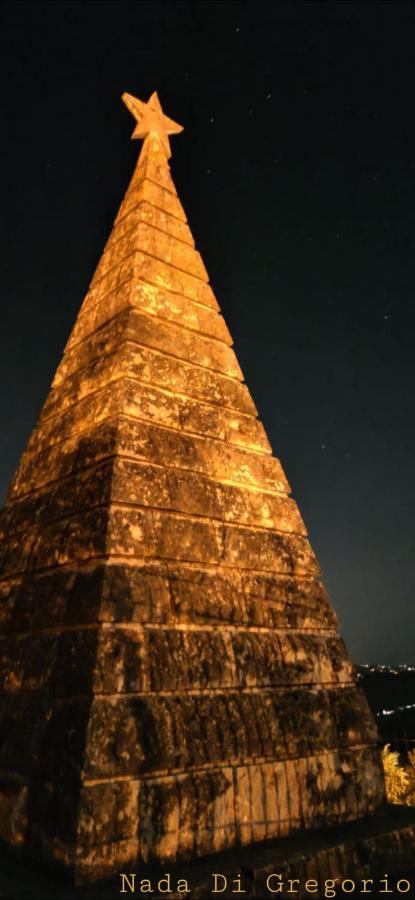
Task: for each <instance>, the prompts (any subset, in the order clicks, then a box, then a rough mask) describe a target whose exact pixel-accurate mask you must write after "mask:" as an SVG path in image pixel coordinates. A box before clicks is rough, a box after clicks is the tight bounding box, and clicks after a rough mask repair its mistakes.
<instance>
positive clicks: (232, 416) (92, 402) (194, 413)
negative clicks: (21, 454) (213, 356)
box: [25, 376, 272, 455]
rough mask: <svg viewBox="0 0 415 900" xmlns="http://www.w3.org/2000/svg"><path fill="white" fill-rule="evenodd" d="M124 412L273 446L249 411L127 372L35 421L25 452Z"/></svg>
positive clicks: (257, 447) (265, 448) (260, 448)
mask: <svg viewBox="0 0 415 900" xmlns="http://www.w3.org/2000/svg"><path fill="white" fill-rule="evenodd" d="M123 414H124V415H128V416H130V417H133V418H136V419H139V420H143V421H145V422H149V423H151V422H155V423H156V424H159V425H164V426H166V427H168V428H173V429H175V430H176V431H179V432H184V433H188V434H191V435H194V434H195V435H199V436H203V435H207V436H208V437H213V438H216V439H217V440H219V441H222V442H223V443H228V444H232V445H236V446H242V447H246V448H248V449H250V450H254V451H256V452H257V453H267V454H268V453H269V454H271V452H272V450H271V447H270V444H269V441H268V438H267V436H266V434H265V431H264V428H263V425H262V423H261V422H260V421H259V420H258V419H255V418H254V417H253V416H246V415H244V414H243V413H236V412H233V411H232V410H228V409H226V408H222V407H219V406H208V405H207V404H205V403H202V402H201V401H199V400H193V399H191V398H189V397H181V396H178V395H175V394H170V393H169V392H168V391H167V390H166V389H164V388H163V389H162V388H158V387H153V386H152V385H149V384H144V383H142V382H140V381H138V380H137V379H135V378H130V377H127V376H121V377H120V378H119V379H117V381H114V382H113V383H111V384H109V385H107V387H103V388H102V389H100V390H98V391H97V392H96V393H95V394H90V395H89V396H87V397H85V398H84V399H82V400H80V401H79V402H78V403H75V404H74V405H73V406H71V407H69V408H68V409H66V410H65V411H64V412H63V413H62V415H59V414H58V413H57V414H56V415H55V416H53V417H51V418H50V419H48V420H47V421H46V422H42V421H39V423H38V424H37V425H36V428H35V429H34V431H33V432H32V434H31V436H30V438H29V441H28V443H27V448H26V451H25V452H26V454H27V455H29V454H37V453H41V452H43V451H44V450H46V449H47V448H48V447H51V446H53V445H54V444H57V443H61V442H62V440H63V439H65V438H70V437H72V436H76V435H77V434H80V433H82V432H84V431H85V430H87V429H88V427H89V428H91V425H94V426H96V425H97V424H99V422H102V421H104V420H105V419H108V418H111V419H113V418H116V417H117V416H120V415H123Z"/></svg>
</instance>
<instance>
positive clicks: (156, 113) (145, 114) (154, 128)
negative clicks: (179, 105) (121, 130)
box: [121, 91, 183, 159]
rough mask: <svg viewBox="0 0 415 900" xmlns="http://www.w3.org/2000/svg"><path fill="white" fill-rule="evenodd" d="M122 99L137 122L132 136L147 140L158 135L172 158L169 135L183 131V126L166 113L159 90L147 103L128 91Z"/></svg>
mask: <svg viewBox="0 0 415 900" xmlns="http://www.w3.org/2000/svg"><path fill="white" fill-rule="evenodd" d="M121 99H122V100H123V102H124V103H125V105H126V107H127V109H129V111H130V112H131V113H132V115H133V116H134V118H135V119H136V122H137V125H136V126H135V128H134V131H133V133H132V135H131V137H132V138H133V139H137V138H143V139H147V140H148V138H150V137H153V138H154V137H157V138H158V139H159V141H160V143H161V145H162V147H163V150H164V152H165V154H166V156H167V159H170V157H171V149H170V141H169V138H168V135H169V134H180V132H181V131H183V126H182V125H178V123H177V122H174V121H173V119H169V117H168V116H166V115H165V114H164V112H163V110H162V107H161V103H160V100H159V98H158V96H157V92H156V91H154V93H153V94H152V95H151V97H150V99H149V100H148V101H147V103H145V102H144V101H143V100H139V99H138V98H137V97H133V95H132V94H127V93H126V92H124V94H123V95H122V98H121ZM145 143H146V141H145Z"/></svg>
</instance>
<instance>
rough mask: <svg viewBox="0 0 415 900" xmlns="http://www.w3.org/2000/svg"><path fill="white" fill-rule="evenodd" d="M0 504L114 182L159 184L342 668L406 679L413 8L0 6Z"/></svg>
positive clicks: (412, 612) (411, 615) (410, 653)
mask: <svg viewBox="0 0 415 900" xmlns="http://www.w3.org/2000/svg"><path fill="white" fill-rule="evenodd" d="M0 31H1V37H0V67H1V70H2V71H1V77H0V92H1V110H2V112H1V119H2V125H3V134H2V141H1V180H2V204H1V210H2V215H1V221H2V235H1V250H0V252H1V298H2V299H1V321H0V432H1V446H0V490H1V494H2V495H4V493H5V491H6V488H7V485H8V482H9V481H10V478H11V476H12V474H13V472H14V470H15V469H16V467H17V464H18V461H19V457H20V454H21V453H22V451H23V449H24V447H25V444H26V442H27V439H28V436H29V434H30V432H31V429H32V428H33V426H34V424H35V421H36V418H37V416H38V414H39V412H40V409H41V406H42V404H43V402H44V399H45V397H46V395H47V393H48V390H49V385H50V382H51V379H52V377H53V374H54V371H55V369H56V367H57V365H58V362H59V360H60V357H61V355H62V352H63V348H64V345H65V342H66V340H67V337H68V335H69V331H70V329H71V327H72V324H73V322H74V320H75V318H76V315H77V312H78V310H79V307H80V305H81V302H82V300H83V297H84V295H85V293H86V291H87V288H88V283H89V281H90V279H91V277H92V274H93V271H94V268H95V266H96V264H97V262H98V259H99V256H100V254H101V252H102V249H103V245H104V243H105V241H106V239H107V237H108V234H109V231H110V229H111V226H112V222H113V219H114V217H115V215H116V212H117V210H118V207H119V204H120V202H121V200H122V198H123V195H124V193H125V190H126V188H127V185H128V181H129V179H130V177H131V174H132V171H133V167H134V164H135V160H136V158H137V153H138V149H139V144H138V142H135V141H134V142H132V141H130V134H131V132H132V130H133V127H134V120H133V119H132V117H131V115H130V114H129V113H128V111H127V110H126V108H125V107H124V105H123V104H122V103H121V100H120V95H121V93H122V92H123V91H128V92H130V93H132V94H135V95H136V96H137V97H140V98H141V99H143V100H147V99H148V97H149V95H150V94H151V93H152V91H153V90H157V91H158V94H159V97H160V100H161V102H162V105H163V107H164V111H165V112H166V114H167V115H169V116H171V117H172V118H173V119H174V120H175V121H177V122H180V123H181V124H183V125H184V127H185V131H184V132H183V134H181V135H179V136H177V137H173V138H172V140H171V143H172V150H173V158H172V174H173V178H174V180H175V183H176V186H177V190H178V194H179V197H180V198H181V200H182V203H183V205H184V208H185V210H186V213H187V215H188V218H189V223H190V226H191V228H192V231H193V234H194V236H195V240H196V243H197V247H198V249H199V250H200V252H201V253H202V256H203V259H204V261H205V264H206V266H207V269H208V272H209V274H210V277H211V282H212V286H213V289H214V291H215V294H216V296H217V299H218V301H219V303H220V305H221V309H222V312H223V314H224V316H225V319H226V321H227V324H228V326H229V328H230V330H231V333H232V335H233V338H234V341H235V349H236V352H237V355H238V358H239V361H240V364H241V367H242V370H243V372H244V374H245V377H246V380H247V383H248V386H249V388H250V390H251V393H252V395H253V397H254V400H255V402H256V404H257V407H258V410H259V413H260V417H261V419H262V420H263V423H264V425H265V428H266V430H267V433H268V436H269V438H270V441H271V444H272V446H273V449H274V452H275V454H276V455H277V456H278V457H279V458H280V459H281V461H282V464H283V467H284V469H285V472H286V474H287V477H288V479H289V481H290V483H291V486H292V489H293V494H294V496H295V498H296V500H297V501H298V503H299V506H300V509H301V511H302V514H303V517H304V519H305V522H306V525H307V527H308V530H309V534H310V540H311V543H312V546H313V548H314V550H315V552H316V554H317V557H318V559H319V561H320V565H321V567H322V570H323V573H324V581H325V584H326V587H327V588H328V591H329V593H330V596H331V599H332V602H333V605H334V607H335V609H336V611H337V613H338V615H339V618H340V623H341V628H342V632H343V634H344V636H345V638H346V641H347V643H348V646H349V649H350V651H351V654H352V656H353V658H354V659H355V661H356V662H375V663H376V662H377V663H414V662H415V650H414V632H415V590H414V589H415V584H414V582H415V578H414V572H415V555H414V506H415V484H414V462H413V460H414V449H415V447H414V445H415V427H414V415H413V407H414V403H413V397H414V387H415V384H414V382H415V364H414V358H415V354H414V336H415V330H414V324H415V312H414V310H415V306H414V298H415V125H414V118H415V114H414V92H415V52H414V46H415V5H414V4H413V3H400V2H394V3H392V2H387V3H381V2H376V3H375V2H369V3H354V2H350V0H347V2H345V3H342V2H328V3H316V2H306V3H302V2H265V3H262V2H258V0H256V2H253V3H251V2H246V3H230V2H207V3H199V2H191V3H187V2H165V0H162V2H151V3H146V2H118V3H113V2H109V3H105V2H86V3H81V2H69V3H65V2H64V3H61V2H50V3H36V2H31V3H21V2H11V3H2V4H1V6H0Z"/></svg>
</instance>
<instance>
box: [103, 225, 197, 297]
mask: <svg viewBox="0 0 415 900" xmlns="http://www.w3.org/2000/svg"><path fill="white" fill-rule="evenodd" d="M156 222H157V219H156ZM137 250H141V251H142V252H143V253H148V254H149V255H150V256H152V257H154V258H155V259H158V260H160V262H162V263H164V264H165V263H167V264H168V265H171V266H174V267H175V268H176V269H179V270H180V271H183V272H185V273H186V274H187V275H192V276H194V277H195V278H198V279H199V280H200V281H202V282H205V283H207V282H208V281H209V276H208V274H207V272H206V269H205V266H204V264H203V262H202V259H201V256H200V253H198V251H197V250H196V249H195V247H193V246H189V245H188V244H185V243H183V241H181V240H178V239H177V238H176V237H173V235H172V234H166V232H164V231H162V230H161V229H160V227H154V225H150V224H148V223H147V222H142V221H140V220H138V222H136V226H135V228H134V231H133V232H130V233H129V234H127V235H126V236H125V237H121V238H119V239H118V240H115V241H111V243H110V244H109V245H107V247H106V248H105V250H104V253H103V254H102V256H101V259H100V261H99V264H98V266H97V268H96V270H95V274H94V277H93V279H92V281H91V285H90V286H91V287H92V288H93V287H95V286H96V285H97V283H98V282H99V280H100V279H101V278H103V277H104V276H105V275H106V274H107V273H108V272H109V271H110V270H112V269H114V268H116V267H117V266H119V265H120V264H121V263H123V262H124V260H125V259H127V257H129V256H131V254H132V253H135V252H136V251H137Z"/></svg>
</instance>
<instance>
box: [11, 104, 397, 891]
mask: <svg viewBox="0 0 415 900" xmlns="http://www.w3.org/2000/svg"><path fill="white" fill-rule="evenodd" d="M125 100H126V102H127V105H128V106H129V108H130V109H131V110H132V112H133V113H134V115H135V116H136V119H137V121H138V125H137V128H136V132H135V133H134V136H140V137H144V144H143V147H142V150H141V153H140V157H139V160H138V164H137V168H136V170H135V172H134V175H133V177H132V180H131V183H130V185H129V187H128V190H127V193H126V196H125V199H124V200H123V202H122V204H121V208H120V210H119V213H118V215H117V218H116V220H115V223H114V227H113V230H112V232H111V235H110V238H109V240H108V243H107V245H106V247H105V249H104V252H103V255H102V257H101V260H100V262H99V265H98V268H97V270H96V272H95V274H94V277H93V279H92V282H91V285H90V287H89V290H88V292H87V295H86V297H85V300H84V302H83V305H82V307H81V310H80V312H79V316H78V318H77V321H76V323H75V326H74V329H73V331H72V333H71V335H70V337H69V340H68V342H67V345H66V348H65V352H64V355H63V359H62V362H61V363H60V365H59V368H58V370H57V372H56V375H55V378H54V380H53V383H52V387H51V390H50V393H49V395H48V397H47V399H46V402H45V404H44V406H43V409H42V411H41V414H40V418H39V421H38V423H37V425H36V428H35V429H34V431H33V433H32V435H31V437H30V440H29V442H28V445H27V448H26V450H25V452H24V453H23V456H22V459H21V461H20V465H19V467H18V470H17V472H16V475H15V477H14V478H13V481H12V484H11V486H10V490H9V494H8V499H7V503H6V506H5V508H4V509H3V511H2V514H1V538H2V541H1V560H0V569H1V580H0V594H1V602H0V614H1V620H0V627H1V638H0V646H1V654H0V655H1V665H2V696H1V714H0V723H1V725H0V728H1V741H0V773H1V777H0V838H1V840H3V841H4V842H6V843H7V844H8V845H10V846H13V847H15V848H16V849H17V850H20V852H22V853H25V854H27V855H28V856H29V857H35V858H37V859H42V860H44V861H48V862H55V863H61V864H63V865H64V866H65V867H66V868H67V869H68V870H70V871H71V872H72V873H75V877H76V879H77V880H78V881H82V880H87V879H90V880H94V879H97V878H101V877H103V876H105V875H108V874H110V873H112V872H120V871H122V870H123V867H125V866H126V865H127V864H131V863H132V862H133V861H134V860H139V861H140V860H141V861H144V862H147V861H150V860H153V859H156V860H159V861H173V860H185V859H189V858H191V857H197V856H200V855H204V854H208V853H211V852H213V851H216V850H220V849H223V848H225V847H231V846H234V845H244V844H248V843H251V842H256V841H262V840H263V839H266V838H270V837H275V836H283V835H288V834H291V833H293V832H295V831H298V830H304V829H313V828H316V827H320V826H324V825H329V824H335V823H339V822H344V821H346V820H353V819H356V818H359V817H362V816H365V815H366V814H368V813H371V812H373V811H375V810H377V809H378V808H379V807H380V806H381V804H382V803H383V800H384V788H383V778H382V773H381V764H380V758H379V750H378V746H377V740H378V738H377V731H376V728H375V725H374V722H373V720H372V717H371V714H370V712H369V710H368V706H367V703H366V700H365V698H364V695H363V693H362V691H361V689H360V688H359V687H357V686H356V684H355V675H354V671H353V668H352V666H351V663H350V661H349V658H348V655H347V651H346V649H345V646H344V644H343V641H342V640H341V638H340V637H339V635H338V631H337V622H336V618H335V615H334V613H333V610H332V608H331V605H330V603H329V601H328V599H327V596H326V594H325V592H324V589H323V587H322V584H321V582H320V578H319V575H320V572H319V567H318V564H317V562H316V559H315V556H314V554H313V552H312V549H311V547H310V544H309V542H308V540H307V535H306V530H305V527H304V524H303V521H302V518H301V515H300V513H299V511H298V508H297V505H296V503H295V501H294V500H293V499H292V498H291V497H290V488H289V485H288V483H287V480H286V478H285V475H284V472H283V470H282V468H281V465H280V463H279V461H278V460H277V459H276V458H275V457H274V456H273V455H272V451H271V447H270V445H269V442H268V440H267V437H266V434H265V431H264V428H263V426H262V424H261V423H260V422H259V421H258V418H257V411H256V409H255V405H254V403H253V401H252V398H251V396H250V393H249V390H248V388H247V386H246V385H245V384H244V381H243V375H242V373H241V370H240V367H239V365H238V361H237V358H236V355H235V352H234V350H233V349H232V339H231V337H230V334H229V331H228V329H227V327H226V324H225V322H224V320H223V318H222V316H221V314H220V311H219V306H218V303H217V301H216V299H215V296H214V293H213V291H212V288H211V286H210V285H209V280H208V275H207V273H206V270H205V267H204V265H203V262H202V259H201V257H200V255H199V253H198V252H197V250H196V249H195V246H194V241H193V237H192V234H191V231H190V228H189V225H188V223H187V221H186V216H185V213H184V211H183V208H182V206H181V203H180V201H179V199H178V197H177V193H176V190H175V187H174V184H173V181H172V178H171V175H170V171H169V164H168V156H169V144H168V134H169V133H174V131H178V130H181V129H180V127H179V126H175V123H174V122H172V121H171V120H170V119H167V117H165V116H164V115H163V113H162V110H161V107H160V105H159V103H158V99H157V95H153V96H152V97H151V98H150V101H149V102H148V104H144V103H141V102H140V101H138V100H136V99H135V98H132V97H131V96H130V95H125ZM174 126H175V127H174Z"/></svg>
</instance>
